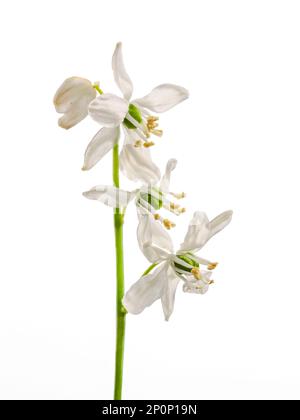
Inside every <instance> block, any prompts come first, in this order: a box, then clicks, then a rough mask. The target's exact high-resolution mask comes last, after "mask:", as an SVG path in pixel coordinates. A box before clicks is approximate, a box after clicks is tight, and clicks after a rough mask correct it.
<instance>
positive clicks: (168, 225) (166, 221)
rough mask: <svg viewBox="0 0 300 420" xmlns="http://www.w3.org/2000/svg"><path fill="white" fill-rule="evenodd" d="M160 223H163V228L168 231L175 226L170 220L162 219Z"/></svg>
mask: <svg viewBox="0 0 300 420" xmlns="http://www.w3.org/2000/svg"><path fill="white" fill-rule="evenodd" d="M162 223H163V225H164V227H165V228H166V229H168V230H170V229H172V228H173V227H175V226H176V225H175V223H173V222H171V220H169V219H164V220H163V221H162Z"/></svg>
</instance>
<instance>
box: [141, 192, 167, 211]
mask: <svg viewBox="0 0 300 420" xmlns="http://www.w3.org/2000/svg"><path fill="white" fill-rule="evenodd" d="M138 203H139V204H140V205H141V206H142V207H144V208H146V210H148V211H149V212H150V213H152V211H153V209H154V210H160V209H161V208H162V206H163V193H162V192H161V191H160V190H159V189H158V188H157V189H156V188H149V189H148V190H145V191H141V192H140V196H139V198H138ZM151 210H152V211H151Z"/></svg>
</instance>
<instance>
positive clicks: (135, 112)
mask: <svg viewBox="0 0 300 420" xmlns="http://www.w3.org/2000/svg"><path fill="white" fill-rule="evenodd" d="M128 114H129V115H130V117H132V118H133V119H134V120H135V121H136V122H137V123H138V124H141V123H142V122H143V118H142V114H141V112H140V110H139V109H138V107H137V106H135V105H133V104H130V105H129V108H128ZM123 124H124V125H125V126H126V127H127V128H129V129H130V130H135V129H136V125H134V123H133V122H131V121H129V119H128V118H125V119H124V121H123Z"/></svg>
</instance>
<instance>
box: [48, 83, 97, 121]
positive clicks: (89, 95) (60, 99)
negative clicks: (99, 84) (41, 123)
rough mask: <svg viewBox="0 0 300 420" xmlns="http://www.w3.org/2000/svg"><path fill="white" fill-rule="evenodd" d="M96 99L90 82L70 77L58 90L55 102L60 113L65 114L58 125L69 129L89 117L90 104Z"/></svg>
mask: <svg viewBox="0 0 300 420" xmlns="http://www.w3.org/2000/svg"><path fill="white" fill-rule="evenodd" d="M95 98H96V90H95V89H94V88H93V85H92V84H91V82H90V81H89V80H86V79H82V78H81V77H70V78H69V79H66V80H65V81H64V82H63V84H62V85H61V86H60V87H59V88H58V90H57V92H56V94H55V96H54V99H53V102H54V106H55V109H56V111H57V112H58V113H60V114H64V115H63V116H62V117H61V118H60V119H59V120H58V125H59V126H60V127H62V128H66V129H69V128H71V127H73V126H74V125H76V124H77V123H79V122H80V121H81V120H83V119H84V118H85V117H86V116H87V115H88V107H89V104H90V102H91V101H92V100H93V99H95Z"/></svg>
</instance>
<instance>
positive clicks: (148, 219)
mask: <svg viewBox="0 0 300 420" xmlns="http://www.w3.org/2000/svg"><path fill="white" fill-rule="evenodd" d="M137 238H138V243H139V246H140V249H141V251H142V252H143V254H144V255H145V257H146V258H147V259H148V260H149V261H150V262H152V263H157V262H159V261H162V260H164V259H166V258H168V257H169V255H170V254H172V253H173V243H172V239H171V237H170V235H169V234H168V232H167V231H166V230H165V229H164V228H163V227H162V225H161V224H160V223H159V222H157V221H155V220H154V218H153V216H151V215H146V214H140V215H139V224H138V229H137Z"/></svg>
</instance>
